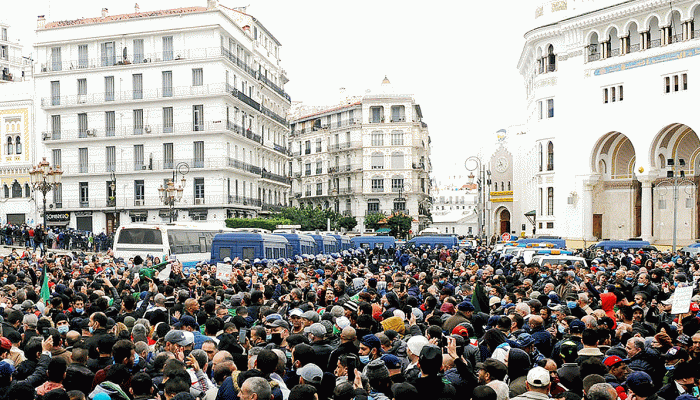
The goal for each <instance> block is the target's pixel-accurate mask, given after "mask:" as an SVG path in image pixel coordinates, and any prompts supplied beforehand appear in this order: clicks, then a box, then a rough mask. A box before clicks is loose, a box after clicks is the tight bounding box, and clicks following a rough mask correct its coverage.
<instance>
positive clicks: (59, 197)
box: [51, 164, 63, 208]
mask: <svg viewBox="0 0 700 400" xmlns="http://www.w3.org/2000/svg"><path fill="white" fill-rule="evenodd" d="M54 165H56V164H54ZM51 192H53V202H54V204H55V205H56V208H61V206H62V204H61V203H63V184H62V183H59V184H58V185H56V186H54V188H53V190H52V191H51Z"/></svg>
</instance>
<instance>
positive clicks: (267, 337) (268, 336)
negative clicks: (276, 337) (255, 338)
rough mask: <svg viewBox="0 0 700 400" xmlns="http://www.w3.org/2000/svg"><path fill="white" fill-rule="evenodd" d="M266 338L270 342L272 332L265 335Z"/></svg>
mask: <svg viewBox="0 0 700 400" xmlns="http://www.w3.org/2000/svg"><path fill="white" fill-rule="evenodd" d="M265 340H266V341H268V342H269V341H270V340H272V334H271V333H270V334H268V335H267V336H265Z"/></svg>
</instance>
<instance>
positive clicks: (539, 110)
mask: <svg viewBox="0 0 700 400" xmlns="http://www.w3.org/2000/svg"><path fill="white" fill-rule="evenodd" d="M542 118H544V114H543V109H542V101H538V102H537V119H542Z"/></svg>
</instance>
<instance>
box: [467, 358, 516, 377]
mask: <svg viewBox="0 0 700 400" xmlns="http://www.w3.org/2000/svg"><path fill="white" fill-rule="evenodd" d="M475 369H476V370H480V369H483V370H484V371H486V372H488V373H490V374H492V375H498V373H497V371H499V370H500V371H502V372H503V374H504V375H505V372H506V371H507V370H508V367H506V365H505V364H504V363H503V362H501V361H499V360H496V359H495V358H487V359H486V360H484V362H478V363H476V368H475Z"/></svg>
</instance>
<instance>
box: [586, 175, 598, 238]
mask: <svg viewBox="0 0 700 400" xmlns="http://www.w3.org/2000/svg"><path fill="white" fill-rule="evenodd" d="M598 180H599V176H598V175H591V176H589V177H587V178H584V180H583V198H582V200H583V207H582V209H583V239H584V240H593V189H594V188H595V185H596V183H598Z"/></svg>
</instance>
